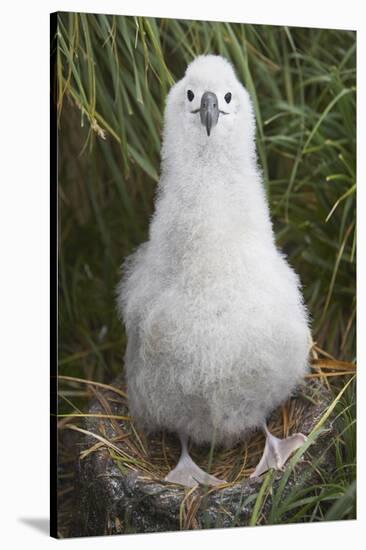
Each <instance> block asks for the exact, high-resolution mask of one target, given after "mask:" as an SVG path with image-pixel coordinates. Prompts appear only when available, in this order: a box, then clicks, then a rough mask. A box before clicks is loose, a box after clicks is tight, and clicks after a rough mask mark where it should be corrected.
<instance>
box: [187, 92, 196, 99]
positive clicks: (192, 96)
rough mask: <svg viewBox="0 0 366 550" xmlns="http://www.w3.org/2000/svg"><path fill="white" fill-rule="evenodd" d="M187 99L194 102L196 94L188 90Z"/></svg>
mask: <svg viewBox="0 0 366 550" xmlns="http://www.w3.org/2000/svg"><path fill="white" fill-rule="evenodd" d="M187 97H188V99H189V101H193V98H194V93H193V92H192V90H188V92H187Z"/></svg>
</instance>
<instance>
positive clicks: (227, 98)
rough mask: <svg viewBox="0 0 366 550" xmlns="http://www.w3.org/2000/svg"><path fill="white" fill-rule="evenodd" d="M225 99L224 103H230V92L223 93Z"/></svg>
mask: <svg viewBox="0 0 366 550" xmlns="http://www.w3.org/2000/svg"><path fill="white" fill-rule="evenodd" d="M225 101H226V103H230V101H231V92H228V93H227V94H225Z"/></svg>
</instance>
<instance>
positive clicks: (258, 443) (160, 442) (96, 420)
mask: <svg viewBox="0 0 366 550" xmlns="http://www.w3.org/2000/svg"><path fill="white" fill-rule="evenodd" d="M313 354H314V357H313V361H312V372H311V374H309V375H308V377H307V380H306V382H305V383H304V384H303V386H302V387H301V388H300V389H299V392H298V394H297V395H296V396H295V397H292V398H291V399H289V400H288V401H287V402H286V403H285V404H284V405H283V406H282V407H281V408H280V409H278V410H276V411H275V412H274V413H273V415H272V416H271V418H270V419H269V428H270V430H271V432H272V433H274V434H275V435H277V436H278V437H286V436H287V435H289V434H291V433H294V432H296V431H302V432H303V433H305V434H307V435H308V434H310V436H311V437H310V439H309V442H308V444H307V445H306V447H308V446H309V445H310V444H313V443H314V442H315V445H313V446H312V449H313V451H312V455H313V457H314V456H315V458H316V459H319V460H320V459H322V460H324V459H325V458H326V457H324V456H322V457H321V456H320V455H321V454H322V452H321V450H320V448H319V449H318V448H316V446H317V445H318V439H319V437H318V438H317V436H318V435H319V433H318V432H319V428H320V427H322V429H323V430H324V428H325V431H326V432H328V435H329V430H330V429H331V423H330V422H329V420H330V419H329V416H330V412H331V407H330V403H331V393H330V391H329V388H328V385H329V384H328V378H329V377H335V376H344V375H349V374H353V372H354V370H355V367H354V365H353V364H350V363H346V362H342V361H335V360H333V359H329V358H327V357H325V358H323V359H319V358H318V357H317V353H316V350H315V351H313ZM62 378H63V379H67V377H62ZM71 380H72V381H73V382H77V379H72V378H71ZM79 382H81V383H85V382H86V383H88V385H90V386H91V387H92V388H93V389H92V391H93V394H94V399H93V401H92V404H91V407H90V409H89V413H88V414H86V415H82V416H83V417H84V419H85V427H83V428H81V427H80V426H77V425H75V424H70V423H67V424H66V425H65V427H66V426H67V427H68V428H71V429H72V430H74V431H77V432H80V434H83V435H84V436H85V437H84V439H83V441H82V450H81V453H80V461H79V468H80V480H79V482H80V486H79V489H78V490H79V491H80V494H81V501H79V507H81V515H82V516H83V518H84V520H83V519H82V520H81V521H79V520H78V521H77V523H78V525H79V526H78V528H79V529H80V525H84V524H85V517H86V516H87V517H88V520H87V523H88V527H87V528H86V529H85V531H82V532H81V533H79V534H101V533H106V532H112V533H113V532H120V531H121V529H122V527H121V525H122V523H123V522H124V519H123V518H125V516H126V511H127V512H128V511H129V514H130V515H132V516H134V515H135V519H134V520H131V522H132V524H134V525H135V528H136V525H137V524H139V529H137V530H140V531H142V532H147V531H158V530H167V529H172V528H179V526H180V527H181V528H182V527H183V528H187V526H188V527H195V526H196V527H197V526H199V525H200V524H199V521H198V520H197V518H196V512H197V511H198V510H199V508H200V502H201V500H202V497H203V495H206V496H205V498H208V501H207V502H206V505H205V507H206V511H207V510H208V509H210V510H211V514H213V515H215V513H216V512H215V510H216V511H217V509H218V507H221V508H222V505H223V503H226V512H227V513H228V514H229V516H230V506H231V505H232V507H233V509H234V508H235V506H237V504H238V499H239V497H240V498H242V497H243V495H246V496H247V497H249V496H250V495H251V494H254V492H255V491H257V490H258V484H260V483H261V480H255V479H254V480H249V479H248V478H249V475H250V474H251V472H252V471H253V469H254V467H255V465H256V464H257V462H258V460H259V458H260V456H261V454H262V452H263V446H264V439H263V435H262V434H261V433H260V432H255V433H253V434H252V436H250V437H249V438H248V440H247V441H244V442H240V443H238V444H237V445H236V446H234V447H233V448H231V449H223V448H216V449H215V450H214V452H212V451H213V449H210V448H209V447H207V446H204V447H197V446H192V447H191V449H190V452H191V455H192V457H193V459H194V460H195V461H196V462H197V463H198V464H199V465H200V466H201V467H202V468H204V469H206V470H207V471H210V473H212V474H214V475H216V476H219V477H221V478H224V479H226V480H227V481H228V483H226V484H223V485H221V486H219V487H214V488H210V489H208V490H207V488H203V492H202V488H199V487H196V488H193V490H192V489H190V490H188V489H186V488H184V487H182V486H179V485H172V484H170V483H166V482H164V481H163V479H164V477H165V476H166V474H167V473H168V472H169V471H170V469H171V468H172V467H174V465H175V464H176V463H177V460H178V458H179V453H180V445H179V441H178V439H177V438H176V436H174V435H172V434H169V433H156V434H154V435H152V436H149V437H148V438H147V437H146V436H145V435H144V434H143V433H142V432H140V431H139V430H138V429H137V428H136V427H135V426H134V423H133V421H132V419H131V418H130V417H129V415H128V409H127V395H126V388H125V386H124V382H123V377H122V375H121V376H119V377H117V379H116V380H115V381H114V382H113V384H112V385H105V384H100V383H97V382H91V381H83V380H79ZM328 413H329V414H328ZM68 420H70V418H69V419H68ZM312 436H314V437H312ZM323 451H324V449H323ZM323 454H324V453H323ZM298 458H299V457H298ZM305 466H306V460H305V461H304V460H302V461H299V462H298V465H297V474H299V473H300V472H301V470H302V469H303V468H304V467H305ZM276 475H277V477H278V479H280V478H281V475H282V473H281V472H279V473H276ZM192 495H193V496H194V495H196V496H195V504H194V506H193V508H195V509H196V508H197V509H196V512H195V513H192V502H191V500H192ZM197 496H198V497H199V499H198V501H197ZM210 499H211V500H210ZM141 502H143V504H141ZM229 502H230V505H229ZM147 503H149V504H148V506H147ZM187 503H190V508H189V510H190V513H188V516H187V514H186V515H185V514H184V510H185V506H187ZM183 504H184V506H183ZM234 505H235V506H234ZM106 506H107V508H106ZM116 507H117V509H118V511H116ZM249 508H250V507H249ZM249 508H248V509H247V510H246V512H245V513H246V514H247V515H248V514H249V512H250V510H249ZM110 509H113V513H112V516H113V517H114V520H113V521H114V523H113V526H112V527H111V526H110V530H108V529H107V528H106V518H107V517H108V518H109V516H110ZM242 512H243V510H242ZM100 513H101V514H102V516H100ZM243 513H244V512H243ZM156 514H158V516H159V518H160V519H159V520H158V519H157V516H156ZM192 514H193V515H192ZM101 517H104V520H103V521H102V520H101ZM161 518H164V521H162V522H161V521H160V520H161ZM187 518H188V519H187ZM79 519H80V518H79ZM178 520H179V525H178V523H177V522H178ZM83 521H84V523H83ZM108 521H110V518H109V520H108ZM129 521H130V520H129ZM195 522H196V524H197V525H196V524H195ZM99 523H102V524H103V525H99ZM223 525H224V524H223ZM122 530H123V529H122Z"/></svg>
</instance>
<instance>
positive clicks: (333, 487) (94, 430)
mask: <svg viewBox="0 0 366 550" xmlns="http://www.w3.org/2000/svg"><path fill="white" fill-rule="evenodd" d="M355 62H356V33H355V32H354V31H351V30H333V29H313V28H292V27H287V26H268V25H260V24H258V25H253V24H250V25H249V24H245V23H244V22H243V23H230V22H210V21H193V20H174V19H164V18H146V17H140V16H136V17H131V16H123V15H100V14H99V15H96V14H84V13H57V14H52V15H51V94H52V95H51V160H52V166H51V176H52V189H53V195H52V197H53V198H52V204H51V206H52V213H53V231H54V233H53V235H54V239H52V240H53V245H54V249H55V250H57V258H56V252H55V255H54V261H55V265H56V266H57V270H55V277H54V284H55V287H54V288H55V294H56V297H57V300H56V302H55V303H56V305H57V307H55V309H54V313H55V314H56V313H57V323H56V324H55V325H54V328H55V330H54V337H55V338H54V348H53V349H54V353H53V355H52V357H53V360H52V366H51V369H52V372H51V408H52V410H51V440H52V448H51V462H52V471H51V481H52V495H51V496H52V498H51V501H52V510H51V514H52V518H51V526H52V535H53V536H56V537H60V538H64V537H79V536H88V535H89V536H91V535H112V534H125V533H154V532H161V531H179V530H186V529H211V528H225V527H240V526H241V527H243V526H255V525H256V526H261V525H275V524H288V523H305V522H319V521H331V520H340V519H343V520H345V519H355V518H356V402H355V395H356V381H355V377H356V348H355V340H356V289H355V273H356V266H355V248H356V212H355V209H356V130H355V115H356V65H355ZM56 284H57V289H56Z"/></svg>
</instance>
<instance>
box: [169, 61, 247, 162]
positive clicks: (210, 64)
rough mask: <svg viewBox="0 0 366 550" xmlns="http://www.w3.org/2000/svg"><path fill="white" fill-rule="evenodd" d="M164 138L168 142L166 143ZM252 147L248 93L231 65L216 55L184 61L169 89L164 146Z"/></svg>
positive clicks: (236, 148) (197, 148) (211, 148)
mask: <svg viewBox="0 0 366 550" xmlns="http://www.w3.org/2000/svg"><path fill="white" fill-rule="evenodd" d="M167 142H168V143H167ZM244 143H246V146H247V148H248V147H250V148H252V144H254V117H253V109H252V104H251V101H250V98H249V94H248V92H247V91H246V89H245V88H244V87H243V86H242V84H241V83H240V82H239V80H238V79H237V77H236V75H235V72H234V70H233V67H232V65H231V64H230V63H229V62H228V61H227V60H226V59H224V58H223V57H221V56H217V55H202V56H199V57H197V58H196V59H194V60H193V61H192V63H190V65H188V67H187V70H186V73H185V75H184V77H183V78H182V79H181V80H180V81H179V82H177V83H176V84H175V85H174V86H173V87H172V88H171V90H170V92H169V94H168V98H167V104H166V111H165V149H167V148H170V149H171V150H172V152H174V149H175V150H177V149H178V148H180V147H184V148H185V149H186V148H187V147H188V148H190V149H195V150H199V151H200V152H201V153H202V151H203V150H211V151H212V150H213V149H215V148H217V147H218V146H221V147H222V146H223V144H225V150H227V151H228V150H230V148H233V149H235V150H238V147H241V148H243V146H244ZM244 147H245V146H244Z"/></svg>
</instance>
